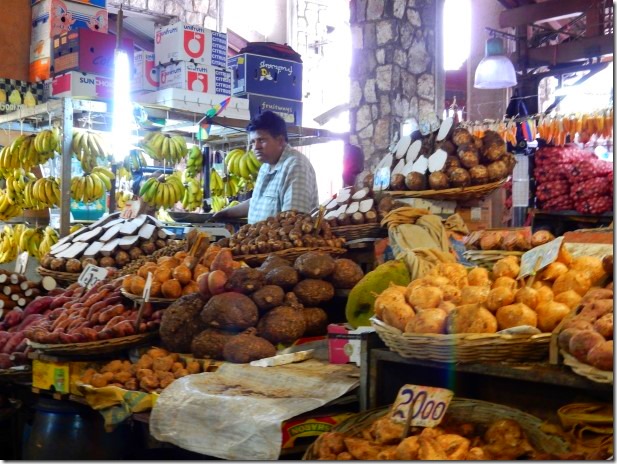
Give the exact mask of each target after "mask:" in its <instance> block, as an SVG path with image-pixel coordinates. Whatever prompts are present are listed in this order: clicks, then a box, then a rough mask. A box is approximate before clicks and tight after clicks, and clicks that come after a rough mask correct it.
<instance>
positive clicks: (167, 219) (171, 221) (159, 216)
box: [155, 207, 176, 224]
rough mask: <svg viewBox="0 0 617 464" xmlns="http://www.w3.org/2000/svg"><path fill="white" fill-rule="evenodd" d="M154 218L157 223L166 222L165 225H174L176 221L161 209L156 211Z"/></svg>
mask: <svg viewBox="0 0 617 464" xmlns="http://www.w3.org/2000/svg"><path fill="white" fill-rule="evenodd" d="M155 217H156V218H157V219H158V220H159V221H163V222H166V223H167V224H176V220H175V219H174V218H172V217H171V216H170V215H169V213H168V212H167V210H166V209H163V207H160V208H159V209H157V210H156V213H155Z"/></svg>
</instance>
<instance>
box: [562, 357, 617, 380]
mask: <svg viewBox="0 0 617 464" xmlns="http://www.w3.org/2000/svg"><path fill="white" fill-rule="evenodd" d="M560 353H561V355H562V356H563V363H564V364H565V365H566V366H569V367H570V368H571V369H572V371H573V372H574V373H576V374H578V375H580V376H582V377H586V378H588V379H589V380H591V381H593V382H596V383H610V384H612V383H613V371H602V370H600V369H596V368H595V367H593V366H590V365H589V364H585V363H582V362H580V361H579V360H578V359H576V358H575V357H574V356H572V355H571V354H570V353H568V352H567V351H564V350H560Z"/></svg>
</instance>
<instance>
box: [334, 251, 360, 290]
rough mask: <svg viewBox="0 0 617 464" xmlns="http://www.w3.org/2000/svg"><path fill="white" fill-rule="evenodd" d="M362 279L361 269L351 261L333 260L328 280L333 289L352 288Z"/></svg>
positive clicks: (344, 259)
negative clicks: (332, 269) (331, 271)
mask: <svg viewBox="0 0 617 464" xmlns="http://www.w3.org/2000/svg"><path fill="white" fill-rule="evenodd" d="M362 277H364V272H363V271H362V268H361V267H360V266H358V265H357V264H356V263H355V262H354V261H352V260H351V259H346V258H339V259H336V260H334V272H333V273H332V274H331V275H330V277H329V280H330V282H332V284H333V285H334V287H335V288H353V287H354V286H355V285H356V284H357V283H358V282H359V281H360V279H362Z"/></svg>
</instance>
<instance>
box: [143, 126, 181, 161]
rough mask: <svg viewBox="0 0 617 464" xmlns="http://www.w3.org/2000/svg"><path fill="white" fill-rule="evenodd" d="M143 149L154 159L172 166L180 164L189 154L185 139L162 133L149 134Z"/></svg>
mask: <svg viewBox="0 0 617 464" xmlns="http://www.w3.org/2000/svg"><path fill="white" fill-rule="evenodd" d="M141 147H142V148H143V150H144V151H145V152H146V154H147V155H148V156H150V157H151V158H152V159H154V160H156V161H166V162H168V163H171V164H177V163H179V162H180V161H181V160H182V159H183V158H184V157H185V156H186V155H187V152H188V148H187V146H186V141H185V140H184V137H182V136H181V135H168V134H163V133H161V132H149V133H148V134H147V135H146V136H145V137H144V139H143V141H142V143H141Z"/></svg>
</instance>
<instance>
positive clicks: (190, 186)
mask: <svg viewBox="0 0 617 464" xmlns="http://www.w3.org/2000/svg"><path fill="white" fill-rule="evenodd" d="M203 200H204V190H203V188H202V187H201V182H199V181H198V180H197V179H194V178H192V177H188V178H187V179H186V188H185V190H184V196H183V197H182V207H183V208H184V209H185V210H187V211H193V210H196V209H197V208H201V207H202V205H203Z"/></svg>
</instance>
